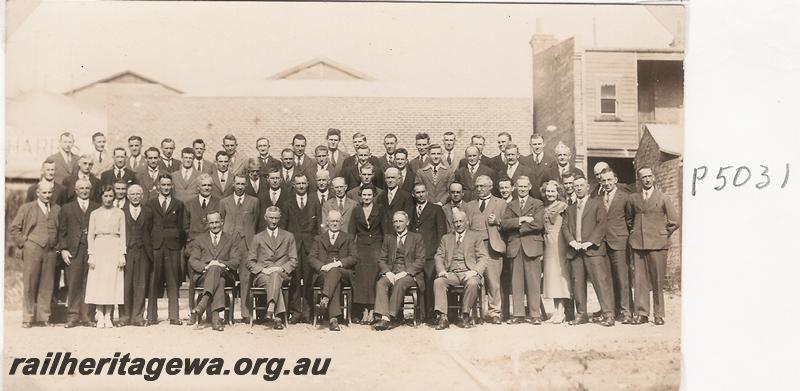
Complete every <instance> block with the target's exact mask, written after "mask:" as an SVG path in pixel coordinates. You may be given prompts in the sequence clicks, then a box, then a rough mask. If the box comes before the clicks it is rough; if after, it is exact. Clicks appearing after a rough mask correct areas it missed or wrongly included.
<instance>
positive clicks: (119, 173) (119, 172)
mask: <svg viewBox="0 0 800 391" xmlns="http://www.w3.org/2000/svg"><path fill="white" fill-rule="evenodd" d="M120 179H122V170H117V180H120Z"/></svg>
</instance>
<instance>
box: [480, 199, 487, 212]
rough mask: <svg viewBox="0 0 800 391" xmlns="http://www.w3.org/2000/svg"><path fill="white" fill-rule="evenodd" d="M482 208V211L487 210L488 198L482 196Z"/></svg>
mask: <svg viewBox="0 0 800 391" xmlns="http://www.w3.org/2000/svg"><path fill="white" fill-rule="evenodd" d="M480 209H481V212H483V211H484V210H486V200H485V199H483V198H481V207H480Z"/></svg>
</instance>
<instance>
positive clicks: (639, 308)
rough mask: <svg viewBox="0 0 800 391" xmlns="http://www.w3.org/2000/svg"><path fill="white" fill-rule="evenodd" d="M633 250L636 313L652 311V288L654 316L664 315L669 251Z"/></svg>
mask: <svg viewBox="0 0 800 391" xmlns="http://www.w3.org/2000/svg"><path fill="white" fill-rule="evenodd" d="M632 251H633V270H634V276H633V281H634V282H633V289H634V300H635V301H636V315H638V316H647V315H648V314H649V313H650V297H649V295H648V293H650V289H651V288H652V290H653V316H656V317H659V318H663V317H664V276H665V275H666V273H667V251H668V250H666V249H664V250H632Z"/></svg>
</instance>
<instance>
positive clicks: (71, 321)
mask: <svg viewBox="0 0 800 391" xmlns="http://www.w3.org/2000/svg"><path fill="white" fill-rule="evenodd" d="M73 327H78V322H76V321H74V320H70V321H68V322H67V324H65V325H64V328H65V329H71V328H73Z"/></svg>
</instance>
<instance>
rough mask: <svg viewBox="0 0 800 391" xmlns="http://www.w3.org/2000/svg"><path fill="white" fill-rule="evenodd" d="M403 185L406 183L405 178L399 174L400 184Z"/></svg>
mask: <svg viewBox="0 0 800 391" xmlns="http://www.w3.org/2000/svg"><path fill="white" fill-rule="evenodd" d="M403 183H406V176H405V175H403V174H400V184H403Z"/></svg>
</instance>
